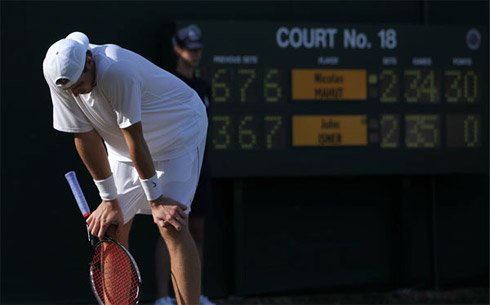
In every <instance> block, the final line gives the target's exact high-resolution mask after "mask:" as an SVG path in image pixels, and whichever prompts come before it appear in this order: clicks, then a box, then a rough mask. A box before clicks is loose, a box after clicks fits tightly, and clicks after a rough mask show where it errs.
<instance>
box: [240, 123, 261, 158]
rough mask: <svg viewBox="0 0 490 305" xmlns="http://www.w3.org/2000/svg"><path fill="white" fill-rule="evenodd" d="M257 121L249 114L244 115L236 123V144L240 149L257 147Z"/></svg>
mask: <svg viewBox="0 0 490 305" xmlns="http://www.w3.org/2000/svg"><path fill="white" fill-rule="evenodd" d="M256 124H257V121H256V120H255V118H254V117H253V116H251V115H245V116H243V117H242V118H241V119H240V123H239V124H238V145H239V147H240V149H245V150H250V149H255V148H257V144H258V143H257V135H256V129H257V126H256Z"/></svg>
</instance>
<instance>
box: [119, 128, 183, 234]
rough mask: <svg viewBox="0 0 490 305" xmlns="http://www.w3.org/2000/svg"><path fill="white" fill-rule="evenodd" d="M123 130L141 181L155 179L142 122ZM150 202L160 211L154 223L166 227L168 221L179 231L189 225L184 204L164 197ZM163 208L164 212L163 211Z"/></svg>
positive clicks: (155, 215)
mask: <svg viewBox="0 0 490 305" xmlns="http://www.w3.org/2000/svg"><path fill="white" fill-rule="evenodd" d="M121 130H122V133H123V135H124V138H125V140H126V144H127V145H128V150H129V154H130V156H131V160H132V161H133V165H134V167H135V168H136V171H137V172H138V175H139V177H140V179H150V178H152V177H154V176H155V174H156V172H155V167H154V165H153V159H152V157H151V154H150V150H149V148H148V145H147V143H146V141H145V138H144V135H143V128H142V126H141V122H138V123H135V124H133V125H131V126H129V127H126V128H123V129H121ZM145 192H146V191H145ZM147 197H148V194H147ZM148 201H149V203H150V206H151V207H152V209H154V208H155V209H156V210H160V211H156V212H155V213H156V214H154V215H153V216H154V221H155V223H157V224H158V225H160V226H164V225H165V222H167V221H168V222H169V223H170V224H171V225H172V226H174V227H175V228H176V229H177V230H180V228H181V227H182V226H183V225H186V224H187V223H186V215H185V213H184V210H185V209H187V207H186V206H185V205H183V204H182V203H180V202H177V201H175V200H173V199H171V198H166V197H163V196H162V195H160V196H158V197H155V198H154V199H148ZM162 207H163V210H162V209H161V208H162Z"/></svg>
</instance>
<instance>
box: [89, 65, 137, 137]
mask: <svg viewBox="0 0 490 305" xmlns="http://www.w3.org/2000/svg"><path fill="white" fill-rule="evenodd" d="M97 85H98V86H100V88H101V90H102V92H103V94H104V95H105V97H106V99H107V100H108V101H109V103H110V104H111V106H112V108H113V109H114V111H115V112H116V117H117V124H118V125H119V128H126V127H129V126H131V125H133V124H135V123H137V122H140V121H141V83H140V81H139V79H138V77H137V73H136V69H133V67H132V64H131V63H129V62H127V61H120V62H116V63H114V64H112V65H111V66H110V67H109V68H108V69H107V70H106V72H105V73H104V75H103V77H102V80H100V82H99V80H98V81H97Z"/></svg>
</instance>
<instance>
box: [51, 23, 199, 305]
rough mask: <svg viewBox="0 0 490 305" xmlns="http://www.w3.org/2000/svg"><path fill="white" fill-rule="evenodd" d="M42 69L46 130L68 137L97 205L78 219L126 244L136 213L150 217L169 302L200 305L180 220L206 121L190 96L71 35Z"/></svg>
mask: <svg viewBox="0 0 490 305" xmlns="http://www.w3.org/2000/svg"><path fill="white" fill-rule="evenodd" d="M43 72H44V76H45V79H46V82H47V84H48V86H49V90H50V93H51V99H52V104H53V126H54V128H55V129H56V130H59V131H62V132H68V133H72V134H73V135H74V142H75V147H76V150H77V152H78V154H79V156H80V158H81V159H82V161H83V163H84V164H85V166H86V168H87V170H88V171H89V172H90V174H91V176H92V177H93V179H94V182H95V185H96V186H97V188H98V190H99V194H100V197H101V199H102V202H101V203H100V204H99V206H98V207H97V208H96V209H95V210H94V212H93V213H92V214H91V216H90V217H89V218H88V219H87V223H88V226H89V230H90V231H91V233H92V234H93V235H95V236H98V237H99V238H102V237H103V236H104V235H105V233H106V232H107V233H108V234H109V235H110V236H111V237H113V238H114V239H116V240H117V241H119V242H121V243H122V244H123V245H125V246H128V240H129V232H130V230H131V224H132V220H133V218H134V216H135V214H138V213H141V214H148V215H149V214H151V215H152V216H153V221H154V222H155V224H156V225H157V226H158V229H159V231H160V233H161V235H162V238H163V239H164V240H165V243H166V245H167V248H168V251H169V255H170V261H171V266H170V269H171V272H172V280H173V284H174V290H175V295H176V298H177V302H178V304H199V296H200V290H201V267H200V261H199V255H198V251H197V249H196V245H195V243H194V240H193V239H192V237H191V235H190V233H189V229H188V215H189V212H190V210H191V202H192V199H193V196H194V193H195V190H196V185H197V182H198V179H199V172H200V168H201V163H202V158H203V153H204V147H205V141H206V131H207V124H208V122H207V116H206V109H205V107H204V105H203V103H202V101H201V99H200V98H199V96H198V95H197V93H196V92H195V91H194V90H193V89H191V88H190V87H189V86H187V85H186V84H185V83H184V82H182V81H181V80H180V79H179V78H177V77H175V76H173V75H172V74H171V73H169V72H167V71H165V70H163V69H161V68H159V67H157V66H156V65H154V64H152V63H151V62H150V61H148V60H147V59H145V58H143V57H142V56H140V55H138V54H136V53H134V52H132V51H129V50H126V49H123V48H121V47H119V46H117V45H113V44H105V45H95V44H89V39H88V37H87V36H86V35H85V34H83V33H80V32H74V33H71V34H70V35H68V36H67V37H66V38H63V39H61V40H59V41H57V42H55V43H54V44H53V45H51V47H50V48H49V49H48V51H47V53H46V57H45V59H44V62H43ZM111 225H113V226H112V228H115V230H108V228H109V227H110V226H111Z"/></svg>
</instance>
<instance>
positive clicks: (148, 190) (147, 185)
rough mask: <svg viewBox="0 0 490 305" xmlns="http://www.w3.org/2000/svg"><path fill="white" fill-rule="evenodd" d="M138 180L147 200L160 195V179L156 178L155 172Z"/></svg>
mask: <svg viewBox="0 0 490 305" xmlns="http://www.w3.org/2000/svg"><path fill="white" fill-rule="evenodd" d="M140 182H141V186H142V187H143V191H144V192H145V195H146V199H148V201H153V200H155V199H158V197H160V196H162V187H161V186H160V181H159V180H158V177H157V174H155V175H154V176H153V177H151V178H148V179H141V178H140Z"/></svg>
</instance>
